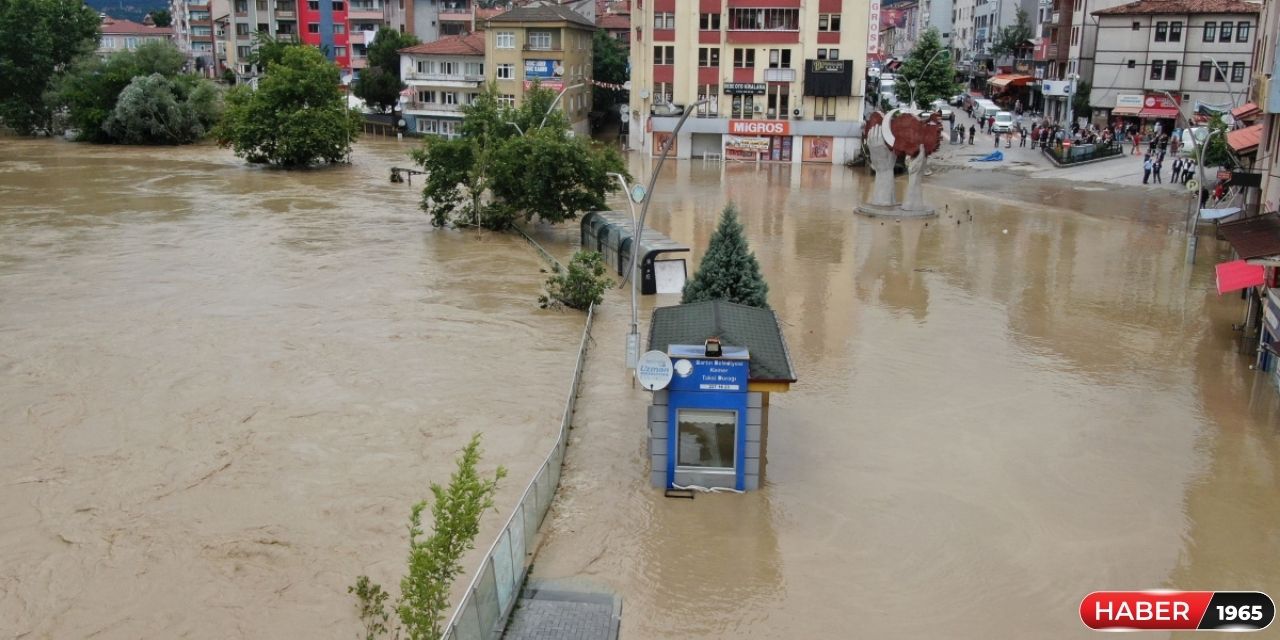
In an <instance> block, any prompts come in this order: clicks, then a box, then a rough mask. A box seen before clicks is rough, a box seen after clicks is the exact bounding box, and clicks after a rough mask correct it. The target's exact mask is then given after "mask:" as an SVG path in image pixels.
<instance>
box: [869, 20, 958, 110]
mask: <svg viewBox="0 0 1280 640" xmlns="http://www.w3.org/2000/svg"><path fill="white" fill-rule="evenodd" d="M940 52H941V53H940ZM898 74H899V75H900V76H901V77H902V79H903V80H905V81H906V82H907V83H908V85H907V86H905V87H904V86H900V87H899V88H898V98H899V99H900V100H902V102H903V103H904V104H905V103H906V102H907V100H908V99H910V97H911V89H910V83H912V82H914V83H915V98H916V104H917V105H929V104H932V103H933V101H934V100H937V99H939V98H948V97H951V96H953V95H955V94H956V93H959V91H960V84H959V83H957V82H956V70H955V65H954V64H953V63H952V61H951V53H950V52H949V51H947V49H946V48H945V47H943V45H942V38H941V37H940V36H939V35H938V30H937V29H933V28H930V29H927V30H925V32H924V33H923V34H921V35H920V39H919V40H917V41H916V47H915V48H914V49H912V50H911V53H910V54H909V55H907V59H906V60H904V61H903V62H902V68H901V69H899V71H898ZM882 108H883V105H882Z"/></svg>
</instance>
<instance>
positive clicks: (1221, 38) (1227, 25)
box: [1218, 22, 1235, 42]
mask: <svg viewBox="0 0 1280 640" xmlns="http://www.w3.org/2000/svg"><path fill="white" fill-rule="evenodd" d="M1233 26H1235V25H1234V24H1233V23H1231V22H1223V23H1222V26H1221V27H1218V42H1231V27H1233Z"/></svg>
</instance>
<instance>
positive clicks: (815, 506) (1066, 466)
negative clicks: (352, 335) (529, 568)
mask: <svg viewBox="0 0 1280 640" xmlns="http://www.w3.org/2000/svg"><path fill="white" fill-rule="evenodd" d="M632 170H633V173H636V174H638V175H642V176H643V175H646V174H645V173H644V167H642V166H641V165H640V164H639V162H638V161H637V160H636V159H634V158H633V159H632ZM930 180H931V184H932V185H933V186H930V187H928V188H927V189H926V192H927V195H928V199H929V200H930V201H931V202H932V203H934V204H936V205H937V206H938V207H939V208H940V209H942V211H941V212H940V216H939V217H938V218H937V219H934V220H931V221H929V222H928V224H927V226H926V224H925V223H924V222H920V221H912V222H894V221H884V220H877V219H869V218H864V217H859V216H856V215H854V214H853V213H852V212H851V210H852V208H853V206H854V204H855V203H856V201H857V198H858V196H859V194H865V193H866V190H867V188H868V186H869V185H868V182H869V180H867V179H865V178H863V177H861V176H860V174H856V173H854V172H852V171H850V170H847V169H844V168H840V167H835V168H833V167H817V166H805V167H803V168H795V167H786V166H764V167H755V166H750V165H729V166H728V167H725V168H722V167H719V166H716V165H703V164H702V163H701V162H699V161H694V162H682V163H674V164H672V163H669V164H668V165H667V166H666V167H665V168H664V170H663V175H662V176H661V180H660V182H659V185H660V186H659V188H658V190H657V191H656V193H655V195H654V203H653V206H652V209H651V211H650V220H651V226H653V227H655V228H657V229H659V230H661V231H663V232H665V233H667V234H668V235H670V236H671V237H673V238H674V239H676V240H678V241H681V242H685V243H688V244H691V245H693V246H694V247H695V252H694V258H695V260H696V258H698V257H700V252H701V250H702V249H703V248H705V246H706V243H707V241H708V239H709V237H710V234H711V232H712V231H713V230H714V227H715V224H716V219H717V215H718V213H719V210H720V208H721V207H722V206H723V205H724V203H725V202H726V201H730V200H731V201H733V202H735V203H736V204H737V205H738V206H739V208H740V210H741V213H742V218H743V223H744V224H745V227H746V232H747V234H748V236H749V239H750V241H751V243H752V247H753V248H754V250H755V252H756V255H757V256H758V258H759V259H760V263H761V266H762V269H763V272H764V275H765V277H766V278H767V279H768V281H769V284H770V302H771V304H772V306H773V307H774V308H775V309H776V310H777V311H778V313H779V315H780V317H781V319H782V320H783V322H784V324H785V332H786V337H787V340H788V343H789V346H790V350H791V354H792V358H793V360H794V361H795V363H796V366H797V368H798V370H799V378H800V380H799V383H797V384H796V385H794V386H793V387H792V389H791V391H790V392H788V393H783V394H774V395H773V397H772V414H771V417H770V421H769V422H770V429H769V440H768V452H767V457H768V463H767V467H766V486H765V488H764V489H763V490H761V491H759V492H756V493H751V494H747V495H741V496H737V495H715V496H706V495H699V496H698V497H697V498H696V499H695V500H692V501H690V500H683V499H668V498H664V497H663V495H662V492H661V491H659V490H656V489H652V488H650V487H649V486H648V478H649V470H648V457H647V442H646V439H645V438H646V425H645V423H644V415H645V414H644V406H645V405H646V404H647V402H648V394H647V393H646V392H644V391H642V390H639V389H635V388H633V387H632V386H631V385H630V384H629V382H628V378H627V376H626V373H625V371H624V368H623V351H624V349H623V347H624V344H625V343H624V335H625V332H626V326H627V322H628V316H629V300H628V297H627V296H626V295H625V294H624V293H618V292H614V293H612V294H610V295H609V297H608V299H607V301H606V303H605V305H604V308H603V309H601V313H600V315H599V318H598V320H597V324H596V328H595V330H594V331H593V335H594V338H595V347H594V350H593V351H592V355H591V358H590V360H589V364H588V368H587V371H586V378H585V382H584V389H583V395H582V397H581V399H580V401H579V403H578V415H577V418H576V421H575V429H574V431H573V434H574V435H573V438H572V440H571V446H570V447H569V455H568V462H567V470H566V472H565V477H564V480H563V484H562V488H561V492H560V494H559V496H558V497H557V502H556V504H555V506H553V510H552V516H551V517H550V518H549V519H548V523H549V524H548V525H544V526H546V527H549V529H548V530H549V534H548V535H547V536H546V537H545V539H544V546H543V548H542V550H541V552H540V554H539V556H538V559H537V563H536V566H535V571H534V575H535V576H536V577H542V578H561V579H566V580H568V581H570V582H573V581H579V582H581V583H582V584H583V585H584V586H586V585H592V586H603V587H607V588H611V589H614V590H616V591H617V592H619V593H620V594H621V595H622V596H623V598H624V605H623V625H622V637H624V638H730V637H734V638H737V637H749V638H830V637H871V638H925V637H950V638H1011V637H1022V638H1064V637H1085V636H1088V635H1091V634H1092V632H1089V631H1087V630H1086V629H1085V628H1084V627H1083V625H1082V624H1081V623H1080V621H1079V618H1078V614H1077V607H1078V605H1079V603H1080V600H1081V599H1082V598H1083V597H1084V596H1085V595H1086V594H1088V593H1089V592H1091V591H1094V590H1102V589H1150V588H1175V589H1206V590H1212V589H1243V590H1262V591H1267V592H1269V593H1271V594H1272V595H1273V596H1274V595H1277V594H1280V571H1277V569H1276V567H1277V564H1276V558H1280V528H1277V524H1278V523H1280V515H1278V514H1280V431H1278V427H1277V424H1280V423H1278V422H1277V417H1278V416H1277V394H1276V392H1275V390H1274V389H1273V388H1272V387H1270V386H1269V385H1268V384H1267V382H1266V380H1265V378H1264V377H1263V376H1258V375H1255V374H1254V373H1253V372H1252V371H1250V370H1249V365H1250V364H1251V362H1252V354H1251V353H1241V347H1240V344H1239V341H1238V340H1237V339H1236V335H1237V334H1235V333H1234V332H1233V331H1232V328H1231V325H1232V324H1233V323H1238V322H1240V321H1241V320H1242V316H1243V311H1244V306H1243V303H1242V301H1241V300H1240V299H1239V297H1238V296H1236V295H1226V296H1222V297H1219V296H1218V295H1217V293H1216V292H1215V290H1214V279H1213V270H1212V265H1213V264H1214V263H1216V262H1219V261H1222V260H1225V259H1229V248H1228V247H1226V246H1225V245H1224V244H1220V243H1218V242H1216V241H1213V240H1211V239H1209V238H1205V239H1202V242H1201V244H1200V249H1199V256H1198V260H1197V263H1196V264H1195V265H1194V267H1190V266H1188V265H1187V264H1186V259H1185V246H1186V239H1185V236H1184V235H1182V234H1181V233H1179V230H1180V229H1181V226H1182V220H1183V219H1184V217H1183V216H1184V213H1183V212H1184V211H1185V204H1186V203H1185V200H1183V199H1181V198H1179V197H1177V196H1175V195H1169V194H1164V193H1156V192H1151V191H1146V190H1145V189H1143V188H1141V187H1134V188H1116V187H1114V186H1113V185H1112V186H1106V187H1103V186H1102V185H1089V184H1073V183H1069V182H1063V181H1056V180H1033V179H1026V178H1011V177H1007V176H1005V177H1003V178H1002V177H1001V175H1000V174H994V175H993V174H991V173H983V174H973V173H971V172H965V171H962V170H961V171H951V172H946V171H942V172H939V173H938V174H937V175H935V176H933V178H931V179H930ZM615 206H617V207H622V206H624V205H623V202H622V201H621V200H619V201H618V202H617V203H616V204H615ZM944 207H945V209H944ZM970 216H972V219H970ZM543 235H544V237H545V238H547V239H548V240H549V241H551V242H554V243H555V244H556V246H557V250H558V251H560V252H562V253H565V254H567V253H569V252H570V251H572V247H573V244H574V243H575V242H576V230H575V229H560V230H544V232H543ZM690 272H691V273H692V265H691V269H690ZM647 298H648V299H646V300H644V302H643V310H642V312H641V317H642V318H643V319H646V320H647V318H648V315H649V313H650V312H651V310H652V307H653V305H654V304H660V305H665V304H674V303H676V302H678V300H677V298H676V297H675V296H658V297H656V299H654V297H652V296H650V297H647ZM644 327H647V323H645V325H643V326H642V332H645V331H646V329H645V328H644ZM1248 351H1251V347H1250V348H1249V349H1248ZM1156 637H1159V634H1157V636H1156Z"/></svg>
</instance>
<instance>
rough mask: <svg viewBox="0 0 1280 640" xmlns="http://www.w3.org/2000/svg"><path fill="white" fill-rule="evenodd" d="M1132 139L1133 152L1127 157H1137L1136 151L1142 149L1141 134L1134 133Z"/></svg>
mask: <svg viewBox="0 0 1280 640" xmlns="http://www.w3.org/2000/svg"><path fill="white" fill-rule="evenodd" d="M1132 137H1133V151H1132V152H1131V153H1130V154H1129V155H1131V156H1136V155H1138V151H1139V150H1140V149H1142V134H1141V133H1138V132H1134V134H1133V136H1132Z"/></svg>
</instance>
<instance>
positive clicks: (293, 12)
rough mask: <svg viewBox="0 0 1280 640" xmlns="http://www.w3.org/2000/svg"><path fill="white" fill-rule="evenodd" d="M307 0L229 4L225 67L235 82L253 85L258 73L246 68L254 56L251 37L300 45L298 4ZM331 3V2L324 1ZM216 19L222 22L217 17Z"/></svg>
mask: <svg viewBox="0 0 1280 640" xmlns="http://www.w3.org/2000/svg"><path fill="white" fill-rule="evenodd" d="M306 1H307V0H231V7H230V13H229V14H228V17H227V28H226V30H225V36H224V38H225V40H224V42H225V43H226V45H225V47H226V52H227V66H228V68H231V69H233V70H234V71H235V73H236V78H237V81H238V82H249V83H252V82H254V79H255V78H257V76H258V71H259V70H258V69H254V68H252V65H250V64H248V62H247V61H248V59H249V57H250V56H251V55H252V53H253V47H254V36H255V35H256V34H260V33H261V34H265V35H267V36H270V37H272V38H274V39H276V40H280V41H285V42H298V41H299V28H298V25H299V13H298V2H303V3H306ZM324 1H325V2H332V1H333V0H324ZM217 13H218V12H216V11H215V18H216V19H219V20H220V19H221V18H220V16H217V15H216V14H217Z"/></svg>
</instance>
